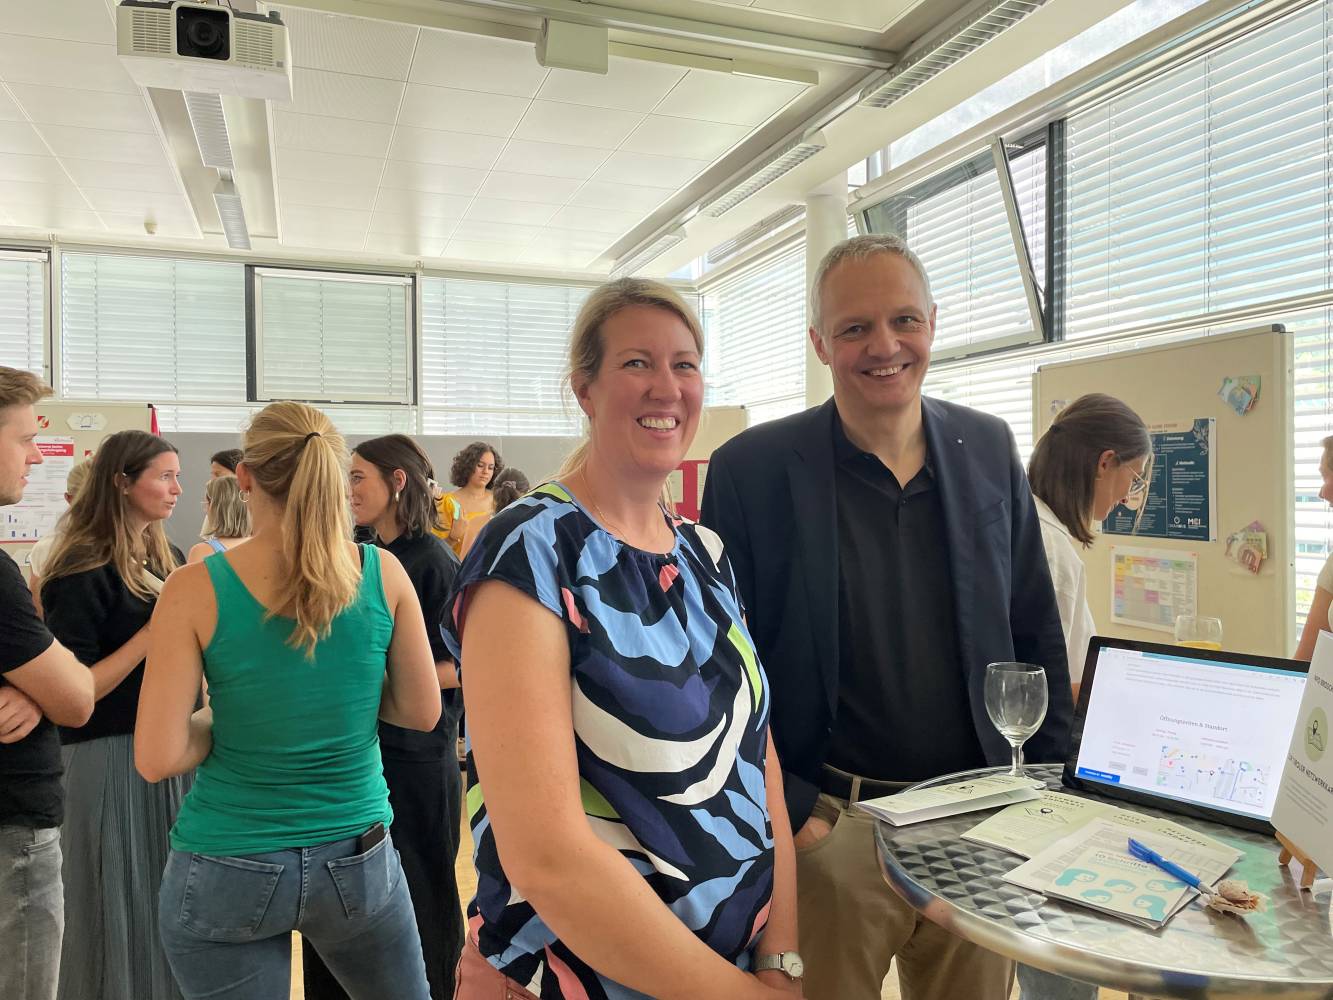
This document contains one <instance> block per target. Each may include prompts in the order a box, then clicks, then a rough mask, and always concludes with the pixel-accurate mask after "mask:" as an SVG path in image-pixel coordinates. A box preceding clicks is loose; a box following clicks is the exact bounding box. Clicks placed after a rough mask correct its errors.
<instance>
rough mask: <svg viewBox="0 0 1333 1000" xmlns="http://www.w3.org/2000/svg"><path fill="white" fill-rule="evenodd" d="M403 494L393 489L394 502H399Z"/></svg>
mask: <svg viewBox="0 0 1333 1000" xmlns="http://www.w3.org/2000/svg"><path fill="white" fill-rule="evenodd" d="M401 495H402V494H401V493H399V492H398V491H397V490H394V491H393V502H394V503H397V502H398V498H399V497H400V496H401Z"/></svg>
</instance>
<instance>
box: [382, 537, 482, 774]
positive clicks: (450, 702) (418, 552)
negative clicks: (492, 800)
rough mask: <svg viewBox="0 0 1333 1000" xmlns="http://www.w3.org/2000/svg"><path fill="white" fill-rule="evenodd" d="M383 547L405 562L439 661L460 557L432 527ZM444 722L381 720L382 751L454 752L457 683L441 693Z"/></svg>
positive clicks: (437, 755) (459, 701)
mask: <svg viewBox="0 0 1333 1000" xmlns="http://www.w3.org/2000/svg"><path fill="white" fill-rule="evenodd" d="M380 547H381V548H384V549H388V550H389V551H390V552H392V553H393V555H394V557H395V558H396V559H397V560H398V561H399V562H400V563H402V564H403V569H404V570H405V571H406V572H407V578H408V579H409V580H411V581H412V589H413V590H415V591H416V592H417V600H419V601H420V602H421V613H422V615H423V616H424V617H425V619H426V634H427V635H428V636H429V637H430V653H431V656H433V657H434V658H435V662H436V663H439V662H440V661H442V660H447V659H449V658H450V657H449V649H448V647H447V646H445V644H444V637H443V635H442V633H441V631H440V627H441V623H442V622H443V621H444V620H445V612H446V611H447V610H448V608H449V593H450V591H451V590H453V586H454V577H455V576H457V575H458V565H459V563H458V556H456V555H454V551H453V549H451V548H449V546H447V545H445V544H444V542H442V541H441V540H440V539H438V538H436V537H435V536H434V535H432V534H430V533H429V532H428V533H426V534H424V535H399V536H398V537H397V538H395V539H394V540H393V541H392V542H389V543H388V544H387V545H385V544H383V543H381V545H380ZM440 699H441V701H442V703H443V704H442V709H441V712H440V721H439V722H438V723H436V725H435V728H434V729H433V730H431V731H430V732H429V733H421V732H417V731H416V730H415V729H403V728H401V727H399V726H393V725H390V724H389V723H387V722H381V723H380V751H381V752H382V753H383V754H384V755H385V756H386V757H393V758H395V759H397V760H438V759H441V758H444V757H452V756H453V754H454V743H455V741H456V740H457V739H458V719H459V716H460V715H462V712H463V693H462V692H461V691H460V690H458V689H457V688H450V689H449V690H446V691H441V692H440Z"/></svg>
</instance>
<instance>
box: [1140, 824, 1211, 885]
mask: <svg viewBox="0 0 1333 1000" xmlns="http://www.w3.org/2000/svg"><path fill="white" fill-rule="evenodd" d="M1129 853H1130V855H1131V856H1132V857H1135V858H1138V859H1139V860H1140V861H1146V862H1148V864H1150V865H1156V866H1157V867H1158V868H1160V869H1162V871H1164V872H1167V873H1168V874H1170V875H1174V876H1175V877H1176V878H1178V879H1180V881H1182V882H1184V883H1185V884H1186V885H1191V886H1193V887H1194V888H1196V889H1198V890H1199V891H1200V892H1201V893H1203V894H1204V895H1205V896H1216V895H1217V890H1216V889H1213V888H1212V887H1210V886H1207V885H1204V884H1203V882H1201V881H1200V880H1199V876H1197V875H1191V874H1190V873H1189V872H1187V871H1185V869H1184V868H1181V867H1180V865H1178V864H1175V863H1173V862H1171V861H1167V860H1166V858H1164V857H1162V856H1161V855H1160V854H1158V853H1157V852H1156V851H1154V850H1153V849H1152V848H1150V847H1147V846H1145V845H1143V844H1140V843H1139V842H1138V841H1137V840H1135V839H1134V838H1133V837H1130V838H1129Z"/></svg>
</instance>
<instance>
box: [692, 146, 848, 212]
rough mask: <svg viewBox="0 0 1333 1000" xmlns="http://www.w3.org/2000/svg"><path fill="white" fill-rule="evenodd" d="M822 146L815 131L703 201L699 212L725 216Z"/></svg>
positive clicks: (793, 168) (797, 165)
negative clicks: (743, 177) (715, 195)
mask: <svg viewBox="0 0 1333 1000" xmlns="http://www.w3.org/2000/svg"><path fill="white" fill-rule="evenodd" d="M824 146H825V142H824V137H823V136H822V135H821V134H820V133H818V132H816V133H814V134H813V135H809V136H806V137H805V138H803V139H799V140H797V141H795V142H793V143H791V144H789V145H788V146H787V147H786V148H785V149H783V150H782V151H781V152H779V153H777V154H776V155H774V156H773V157H771V158H770V159H769V160H768V161H767V162H766V163H765V164H764V165H762V166H760V167H759V168H758V169H756V170H755V171H754V172H753V173H751V174H750V175H749V176H748V177H746V178H745V179H744V180H742V181H740V182H739V183H738V184H736V185H735V186H733V187H732V188H731V189H730V190H727V191H725V192H723V193H722V194H720V195H718V196H717V197H715V198H713V199H712V200H711V201H707V202H704V204H703V205H701V206H700V207H699V212H700V213H701V214H703V215H707V216H709V217H711V218H717V217H719V216H721V215H725V214H726V213H727V212H730V211H731V210H732V209H733V208H735V207H736V206H737V205H739V204H740V203H741V202H743V201H745V200H746V199H747V198H750V197H752V196H753V195H756V194H758V193H759V192H760V191H762V190H763V189H764V188H766V187H768V185H770V184H772V183H773V182H774V181H775V180H777V179H778V178H779V177H782V176H784V175H785V174H788V173H790V172H791V171H792V170H795V169H796V168H797V167H799V166H800V165H801V164H802V163H804V162H805V161H806V160H808V159H810V157H812V156H814V155H815V154H816V153H818V152H819V151H820V150H822V149H823V148H824Z"/></svg>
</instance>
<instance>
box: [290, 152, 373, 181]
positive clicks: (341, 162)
mask: <svg viewBox="0 0 1333 1000" xmlns="http://www.w3.org/2000/svg"><path fill="white" fill-rule="evenodd" d="M383 173H384V161H383V160H381V159H379V158H377V157H374V156H344V155H343V154H341V153H317V152H315V151H314V150H310V149H279V150H278V177H279V178H280V179H282V180H292V181H303V180H308V181H326V182H329V183H333V184H350V185H353V186H356V187H365V188H370V189H371V190H373V189H374V188H375V186H376V185H377V184H379V182H380V175H381V174H383Z"/></svg>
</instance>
